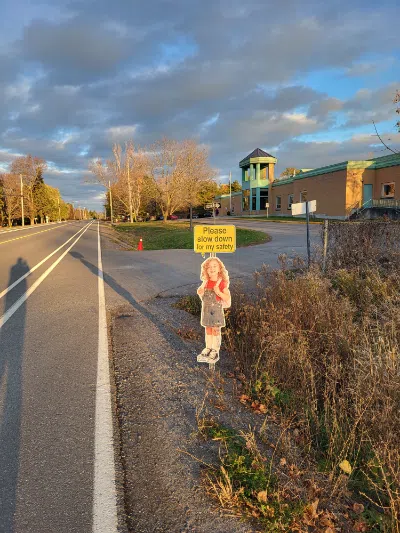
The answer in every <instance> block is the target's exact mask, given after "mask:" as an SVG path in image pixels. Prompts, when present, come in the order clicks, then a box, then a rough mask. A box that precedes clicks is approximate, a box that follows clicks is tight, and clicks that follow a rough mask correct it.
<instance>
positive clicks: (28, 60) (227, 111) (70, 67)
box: [0, 0, 400, 209]
mask: <svg viewBox="0 0 400 533" xmlns="http://www.w3.org/2000/svg"><path fill="white" fill-rule="evenodd" d="M0 14H1V17H0V30H1V31H0V45H1V47H0V93H1V98H0V107H1V111H2V113H1V114H0V117H1V125H0V128H1V130H0V131H1V138H0V168H1V169H2V170H3V171H6V170H7V168H8V165H9V164H10V163H11V162H12V161H13V159H14V158H15V157H18V156H21V155H26V154H27V153H31V154H32V155H36V156H39V157H43V158H44V159H46V160H47V161H48V163H49V169H48V171H47V173H46V177H45V179H46V181H47V182H48V183H49V184H50V185H52V186H56V187H59V189H60V191H61V194H62V195H63V197H64V198H65V199H66V200H67V201H75V202H77V203H80V204H81V205H85V206H87V207H89V208H95V209H101V208H102V197H103V189H102V188H101V187H100V186H96V185H93V184H88V183H87V182H85V177H86V176H87V175H88V165H89V162H90V161H91V160H93V159H95V158H97V157H100V158H108V157H110V155H111V148H112V144H113V143H114V142H121V143H123V142H125V141H128V140H131V139H132V140H133V141H134V142H135V143H137V144H140V145H142V146H143V145H150V144H151V143H153V142H154V141H155V140H156V139H159V138H160V137H161V136H163V135H167V136H169V137H172V138H176V139H185V138H189V137H190V138H195V139H196V140H198V142H199V143H202V144H204V145H205V146H207V147H208V148H209V150H210V162H211V164H212V165H213V166H214V167H215V168H216V169H218V175H219V177H220V180H221V181H224V180H226V179H227V176H228V174H229V172H230V171H232V176H233V178H234V179H235V178H240V172H239V168H238V163H239V161H240V160H241V159H243V157H245V156H246V155H247V154H248V153H250V152H251V151H252V150H253V149H254V148H256V147H259V148H263V149H265V150H267V151H268V152H270V153H272V154H273V155H274V156H276V157H277V158H278V165H277V171H278V173H279V172H281V171H282V170H283V169H284V168H285V167H286V166H296V167H298V168H316V167H319V166H323V165H325V164H326V165H328V164H332V163H335V162H340V161H344V160H347V159H364V158H367V157H375V156H381V155H386V154H387V153H388V152H387V151H386V150H385V149H384V147H383V146H382V145H380V144H379V142H377V138H376V136H374V133H375V131H374V127H373V122H372V121H375V123H376V124H377V128H378V131H379V133H380V134H381V135H382V137H383V138H384V140H385V142H388V144H390V145H391V146H393V147H394V148H397V149H400V134H398V133H397V132H396V129H395V123H396V120H397V119H398V116H397V115H396V113H395V105H394V103H393V98H394V96H395V92H396V89H400V41H399V38H398V28H399V26H400V24H399V23H400V15H399V10H398V8H397V6H396V3H395V2H392V1H388V2H383V3H381V4H380V5H379V6H378V7H377V6H376V5H373V4H372V3H368V2H361V1H357V0H356V1H350V2H344V1H342V0H340V1H336V0H333V1H332V2H329V3H328V4H327V5H324V4H322V3H321V2H317V1H314V0H310V1H307V2H303V3H299V2H294V1H293V0H285V1H284V2H280V3H276V2H266V1H264V0H247V1H246V2H245V3H243V1H239V0H219V1H218V0H214V1H210V0H204V1H203V2H201V3H200V2H189V1H187V0H170V1H168V2H166V1H165V0H149V1H147V2H143V1H139V0H114V1H113V2H112V3H110V2H109V1H108V0H96V1H91V0H71V1H68V0H52V1H51V2H50V1H46V0H40V1H38V0H14V1H13V2H11V1H10V0H3V2H2V5H1V9H0ZM388 139H390V141H389V140H388Z"/></svg>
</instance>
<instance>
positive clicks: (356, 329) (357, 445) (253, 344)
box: [225, 222, 400, 533]
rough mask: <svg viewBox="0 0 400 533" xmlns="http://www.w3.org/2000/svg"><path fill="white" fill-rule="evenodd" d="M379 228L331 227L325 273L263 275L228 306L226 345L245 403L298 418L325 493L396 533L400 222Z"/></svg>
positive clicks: (399, 508) (399, 504)
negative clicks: (357, 504) (343, 496)
mask: <svg viewBox="0 0 400 533" xmlns="http://www.w3.org/2000/svg"><path fill="white" fill-rule="evenodd" d="M375 224H376V225H375ZM384 224H385V226H382V225H381V224H380V223H375V222H374V223H370V222H367V223H361V224H360V223H358V224H349V225H343V224H338V225H333V227H334V229H333V230H331V231H332V233H330V251H329V260H328V269H327V274H326V275H323V274H322V273H321V269H320V265H319V264H318V263H317V264H315V265H314V267H313V268H312V269H311V270H310V271H305V270H299V269H298V270H297V271H293V270H290V269H288V268H287V265H284V267H283V268H282V270H279V271H273V272H270V271H267V270H265V271H263V272H261V273H260V274H259V275H258V279H257V281H258V294H257V295H256V296H254V295H252V296H251V298H249V297H246V295H245V294H244V291H243V292H242V291H241V290H240V289H239V290H238V294H236V295H235V296H236V297H233V298H232V308H231V310H230V312H229V315H228V328H227V332H226V337H225V338H226V343H227V344H228V347H229V349H230V351H231V352H232V354H234V356H235V358H236V361H237V364H238V365H239V367H240V369H241V371H242V372H243V373H244V374H245V375H246V376H247V377H248V379H249V380H250V382H251V389H252V393H253V395H256V396H257V399H258V400H259V401H261V402H262V403H263V404H264V405H271V404H274V405H275V406H278V407H279V409H280V412H281V414H282V416H284V417H295V420H296V428H297V431H298V433H299V435H300V437H301V438H299V439H298V442H299V443H301V445H302V448H303V451H304V452H306V453H309V454H311V455H312V456H313V457H314V458H315V460H316V461H318V463H319V466H320V469H321V470H323V471H324V472H326V474H327V475H328V476H330V479H331V482H332V497H338V494H339V492H340V491H343V490H347V489H348V488H349V487H350V488H351V489H352V490H353V491H355V492H356V493H358V494H359V495H360V496H361V497H362V499H363V502H364V504H365V517H364V518H365V523H366V524H367V525H368V524H369V525H368V527H371V528H375V529H365V530H366V531H368V530H371V531H381V532H387V533H389V532H391V533H393V532H396V533H398V532H399V531H400V526H399V520H400V449H399V442H400V409H399V408H400V296H399V294H400V292H399V290H400V262H399V250H400V246H399V243H400V240H399V238H400V231H399V228H400V226H399V225H398V224H397V223H387V222H386V223H384ZM349 228H350V229H349ZM292 419H293V418H292ZM343 461H348V463H349V465H350V467H351V472H350V473H349V472H343V468H341V466H340V465H342V466H343ZM363 516H364V515H363ZM376 517H378V518H379V519H378V518H376ZM364 518H363V517H361V519H362V520H364ZM360 527H361V526H360ZM360 530H361V529H360Z"/></svg>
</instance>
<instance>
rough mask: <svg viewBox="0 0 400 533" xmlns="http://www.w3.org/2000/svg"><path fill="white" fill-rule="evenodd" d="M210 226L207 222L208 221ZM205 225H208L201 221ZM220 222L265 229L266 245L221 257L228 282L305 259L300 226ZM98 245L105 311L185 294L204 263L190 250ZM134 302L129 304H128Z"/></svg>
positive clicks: (315, 231)
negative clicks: (289, 259) (286, 260)
mask: <svg viewBox="0 0 400 533" xmlns="http://www.w3.org/2000/svg"><path fill="white" fill-rule="evenodd" d="M210 222H211V223H212V221H210ZM201 223H202V224H203V223H209V221H203V220H202V222H201ZM218 223H219V224H235V225H236V226H237V227H243V228H249V229H255V230H259V231H265V232H267V233H268V234H269V235H271V237H272V240H271V242H268V243H265V244H261V245H257V246H249V247H246V248H238V249H237V250H236V252H235V253H233V254H221V255H220V257H221V258H222V260H223V261H224V263H225V265H226V267H227V269H228V271H229V275H230V278H231V280H234V279H238V278H241V277H249V276H251V275H252V274H253V273H254V272H255V271H256V270H259V269H260V268H261V267H262V266H263V265H264V264H265V265H269V266H271V267H277V266H278V257H279V255H280V254H287V255H288V256H302V257H306V253H307V248H306V226H305V224H285V223H274V222H267V221H253V220H237V219H236V220H232V219H226V218H220V219H218ZM310 228H311V231H310V233H311V242H312V245H315V244H317V243H318V242H319V232H320V226H319V225H311V226H310ZM103 240H104V246H103V266H104V270H105V282H106V301H107V306H108V307H114V306H116V305H120V304H123V303H127V302H128V303H131V304H132V303H136V302H139V301H145V300H148V299H150V298H154V297H155V296H157V295H160V296H168V295H172V294H173V295H175V294H184V293H187V292H191V291H192V290H194V288H195V286H196V285H197V284H198V283H199V273H200V265H201V263H202V261H204V259H203V258H202V257H201V255H200V254H195V253H194V252H193V251H192V250H156V251H146V242H144V248H145V250H144V251H143V252H136V251H134V252H131V251H120V250H116V249H115V246H111V245H109V246H108V245H107V242H106V239H103ZM132 299H133V301H132Z"/></svg>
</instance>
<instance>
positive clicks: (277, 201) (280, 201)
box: [276, 196, 282, 211]
mask: <svg viewBox="0 0 400 533" xmlns="http://www.w3.org/2000/svg"><path fill="white" fill-rule="evenodd" d="M281 207H282V197H281V196H277V197H276V210H277V211H280V210H281Z"/></svg>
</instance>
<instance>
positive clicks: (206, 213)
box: [204, 211, 213, 218]
mask: <svg viewBox="0 0 400 533" xmlns="http://www.w3.org/2000/svg"><path fill="white" fill-rule="evenodd" d="M212 216H213V214H212V213H210V211H206V212H205V213H204V218H211V217H212Z"/></svg>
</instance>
